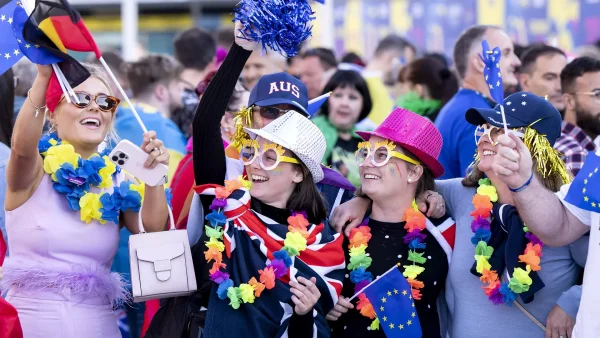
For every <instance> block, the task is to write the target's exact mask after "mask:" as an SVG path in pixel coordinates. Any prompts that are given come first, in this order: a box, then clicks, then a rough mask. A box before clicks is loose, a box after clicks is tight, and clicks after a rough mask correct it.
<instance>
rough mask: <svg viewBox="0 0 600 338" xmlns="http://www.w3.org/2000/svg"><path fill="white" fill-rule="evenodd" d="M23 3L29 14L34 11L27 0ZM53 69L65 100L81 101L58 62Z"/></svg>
mask: <svg viewBox="0 0 600 338" xmlns="http://www.w3.org/2000/svg"><path fill="white" fill-rule="evenodd" d="M21 5H22V6H23V9H25V12H26V13H27V15H31V13H32V12H33V9H31V8H29V5H28V4H27V0H21ZM31 19H32V20H35V19H34V18H31ZM52 69H53V70H54V74H56V78H57V79H58V83H59V84H60V88H61V89H62V92H63V94H64V95H65V100H67V102H68V103H71V98H73V99H75V102H76V103H79V99H78V98H77V95H75V92H74V91H73V88H71V85H70V84H69V81H68V80H67V78H66V77H65V74H63V72H62V70H61V69H60V67H59V66H58V64H56V63H53V64H52Z"/></svg>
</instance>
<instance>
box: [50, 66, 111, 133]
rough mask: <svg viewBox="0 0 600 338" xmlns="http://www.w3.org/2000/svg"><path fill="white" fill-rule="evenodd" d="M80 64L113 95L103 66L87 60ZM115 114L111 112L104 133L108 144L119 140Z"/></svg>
mask: <svg viewBox="0 0 600 338" xmlns="http://www.w3.org/2000/svg"><path fill="white" fill-rule="evenodd" d="M81 64H82V65H83V67H85V69H86V70H87V71H88V72H89V73H90V77H94V78H96V79H98V80H100V82H102V83H103V84H104V86H105V87H106V89H107V90H108V93H109V94H110V95H114V93H113V92H112V90H111V89H110V86H109V84H108V74H107V73H106V71H105V70H104V68H102V67H100V66H98V65H94V64H91V63H87V62H82V63H81ZM86 81H87V80H86ZM56 112H58V107H56V111H55V113H56ZM115 115H116V112H115V113H113V116H112V118H111V121H110V126H109V129H108V133H107V134H106V140H105V141H106V142H107V143H108V144H110V143H115V144H116V143H118V142H119V141H120V138H119V135H117V131H116V129H115ZM52 129H54V126H53V127H52V128H51V130H50V132H53V131H54V130H52Z"/></svg>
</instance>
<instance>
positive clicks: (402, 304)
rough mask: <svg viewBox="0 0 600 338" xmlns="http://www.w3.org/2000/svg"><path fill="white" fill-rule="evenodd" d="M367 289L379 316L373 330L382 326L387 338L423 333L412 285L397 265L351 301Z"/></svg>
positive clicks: (402, 337)
mask: <svg viewBox="0 0 600 338" xmlns="http://www.w3.org/2000/svg"><path fill="white" fill-rule="evenodd" d="M363 292H364V294H365V295H366V296H367V299H368V300H369V302H370V303H371V306H372V307H373V310H374V311H375V314H376V315H377V318H376V319H375V322H373V324H371V327H372V328H371V329H372V330H373V329H375V330H377V329H378V328H379V327H378V326H379V325H380V326H381V327H382V328H383V331H384V332H385V336H386V337H387V338H417V337H418V338H421V337H422V336H423V331H422V330H421V324H420V322H419V316H418V315H417V310H416V308H415V301H414V298H413V297H412V290H411V287H410V284H408V281H407V280H406V278H404V276H403V275H402V273H401V272H400V270H399V269H398V267H397V266H396V265H394V266H393V267H392V268H391V269H389V270H388V271H387V272H386V273H384V274H383V275H381V277H379V278H377V279H376V280H374V281H373V282H371V284H369V285H367V286H365V287H364V288H363V289H362V290H360V291H359V292H358V293H357V294H356V295H354V296H352V297H351V298H350V299H349V301H350V300H352V299H353V298H354V297H356V296H357V295H359V294H362V293H363ZM377 324H379V325H377Z"/></svg>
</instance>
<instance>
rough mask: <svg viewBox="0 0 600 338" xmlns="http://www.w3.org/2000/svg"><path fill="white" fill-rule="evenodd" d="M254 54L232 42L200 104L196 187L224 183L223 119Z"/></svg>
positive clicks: (195, 130) (195, 126)
mask: <svg viewBox="0 0 600 338" xmlns="http://www.w3.org/2000/svg"><path fill="white" fill-rule="evenodd" d="M251 53H252V52H250V51H248V50H246V49H244V48H242V47H240V46H239V45H238V44H237V43H233V45H232V46H231V49H229V53H228V54H227V57H226V58H225V60H224V61H223V64H222V65H221V66H220V68H219V71H218V72H217V73H216V74H215V76H214V78H213V79H212V81H211V82H210V84H209V85H208V87H207V88H206V92H204V95H203V96H202V99H201V100H200V103H199V104H198V108H197V110H196V115H195V117H194V123H193V136H194V176H195V180H196V185H201V184H210V183H212V184H223V180H224V177H225V171H226V166H225V149H224V148H223V141H222V139H221V131H220V126H221V119H222V117H223V115H224V114H225V110H226V109H227V103H228V101H229V98H230V97H231V94H232V93H233V90H234V88H235V85H236V82H237V79H238V78H239V76H240V74H241V73H242V70H243V69H244V65H245V64H246V61H247V60H248V58H249V57H250V54H251Z"/></svg>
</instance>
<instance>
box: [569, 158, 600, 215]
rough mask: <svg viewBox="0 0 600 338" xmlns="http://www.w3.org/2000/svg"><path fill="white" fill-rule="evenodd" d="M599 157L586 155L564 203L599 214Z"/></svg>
mask: <svg viewBox="0 0 600 338" xmlns="http://www.w3.org/2000/svg"><path fill="white" fill-rule="evenodd" d="M599 170H600V157H599V156H598V155H596V154H595V153H592V152H590V153H588V155H587V158H586V159H585V163H584V164H583V168H581V170H580V171H579V173H578V174H577V176H576V177H575V180H573V183H571V187H570V188H569V192H568V193H567V196H566V197H565V201H566V202H568V203H570V204H573V205H574V206H576V207H578V208H581V209H584V210H589V211H592V212H597V213H600V189H599V188H598V187H599V186H600V172H598V171H599Z"/></svg>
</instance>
